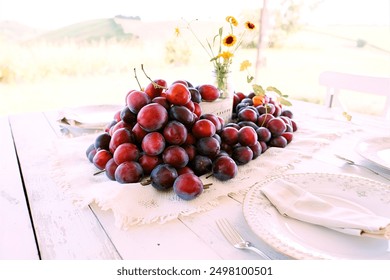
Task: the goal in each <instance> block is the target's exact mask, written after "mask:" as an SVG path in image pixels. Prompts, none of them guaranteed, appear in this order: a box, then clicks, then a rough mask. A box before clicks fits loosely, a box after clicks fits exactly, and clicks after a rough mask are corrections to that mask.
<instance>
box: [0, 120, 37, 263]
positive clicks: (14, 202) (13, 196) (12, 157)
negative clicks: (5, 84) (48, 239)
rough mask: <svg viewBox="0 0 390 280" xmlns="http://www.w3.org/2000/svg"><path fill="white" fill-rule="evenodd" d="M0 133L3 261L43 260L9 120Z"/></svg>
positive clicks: (0, 243) (0, 247) (1, 123)
mask: <svg viewBox="0 0 390 280" xmlns="http://www.w3.org/2000/svg"><path fill="white" fill-rule="evenodd" d="M0 131H1V137H0V155H1V156H0V178H1V180H0V225H1V226H0V259H8V260H15V259H39V254H38V248H37V245H36V242H35V238H34V232H33V228H32V225H31V219H30V215H29V212H28V207H27V203H26V197H25V195H24V190H23V182H22V179H21V177H20V172H19V165H18V161H17V157H16V153H15V148H14V143H13V139H12V134H11V130H10V126H9V123H8V118H7V117H1V118H0Z"/></svg>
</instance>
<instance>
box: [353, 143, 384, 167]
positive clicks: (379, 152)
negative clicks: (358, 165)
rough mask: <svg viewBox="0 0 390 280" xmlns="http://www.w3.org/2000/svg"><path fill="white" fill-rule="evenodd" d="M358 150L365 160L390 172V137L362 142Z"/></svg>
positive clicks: (357, 147)
mask: <svg viewBox="0 0 390 280" xmlns="http://www.w3.org/2000/svg"><path fill="white" fill-rule="evenodd" d="M356 150H357V152H358V153H359V154H360V155H361V156H362V157H364V158H365V159H367V160H369V161H371V162H373V163H375V164H378V165H380V166H382V167H384V168H386V169H388V170H390V137H375V138H369V139H366V140H363V141H360V142H359V143H358V145H357V146H356Z"/></svg>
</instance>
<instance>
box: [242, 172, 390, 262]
mask: <svg viewBox="0 0 390 280" xmlns="http://www.w3.org/2000/svg"><path fill="white" fill-rule="evenodd" d="M277 178H282V179H284V180H286V181H289V182H291V183H294V184H297V185H299V186H300V187H302V188H304V189H306V190H308V191H310V192H312V193H313V194H315V195H318V196H320V197H322V198H323V199H325V200H328V201H331V202H332V203H336V204H337V205H340V206H343V207H350V208H355V209H357V208H359V209H363V210H366V211H368V212H372V213H375V214H377V215H381V216H385V217H390V186H389V185H385V184H382V183H379V182H376V181H372V180H369V179H365V178H361V177H357V176H349V175H341V174H324V173H304V174H289V175H281V176H277V177H273V178H271V179H268V180H265V181H263V182H259V183H258V184H256V185H255V186H254V187H252V188H251V189H250V190H249V191H248V193H247V195H246V196H245V199H244V203H243V212H244V216H245V219H246V221H247V223H248V225H249V226H250V228H251V229H252V230H253V232H254V233H255V234H256V235H257V236H258V237H260V238H261V239H263V240H264V241H265V242H266V243H267V244H269V245H270V246H271V247H272V248H273V249H275V250H276V251H278V252H280V253H282V254H285V255H287V256H290V257H291V258H294V259H384V260H386V259H387V260H390V242H389V240H385V239H376V238H370V237H359V236H352V235H348V234H343V233H340V232H337V231H334V230H331V229H328V228H325V227H322V226H318V225H314V224H309V223H305V222H302V221H298V220H295V219H292V218H288V217H284V216H282V215H280V213H279V212H278V210H277V209H276V208H275V207H274V206H273V205H272V204H271V203H270V201H269V200H268V199H267V198H266V197H265V196H264V195H263V193H262V192H261V188H262V187H263V186H265V185H267V184H269V183H271V182H272V181H273V180H275V179H277Z"/></svg>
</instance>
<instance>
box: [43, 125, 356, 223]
mask: <svg viewBox="0 0 390 280" xmlns="http://www.w3.org/2000/svg"><path fill="white" fill-rule="evenodd" d="M353 131H354V130H353V129H351V127H349V129H347V130H346V128H345V127H342V126H341V127H338V129H334V128H331V127H330V128H329V129H326V127H325V126H320V127H319V126H318V123H317V124H316V125H310V124H309V123H307V124H304V125H303V126H302V127H300V128H299V130H298V131H297V132H295V133H294V139H293V141H292V142H291V143H290V144H289V145H288V146H287V147H286V148H284V149H281V148H269V149H268V150H267V151H266V152H265V153H264V154H262V155H260V156H259V157H258V158H257V159H255V160H252V161H251V162H249V163H248V164H246V165H242V166H239V168H238V169H239V171H238V175H237V176H236V178H233V179H231V180H229V181H225V182H221V181H218V180H216V179H215V178H213V177H212V176H210V177H209V178H206V176H202V177H201V180H202V182H203V184H208V183H211V185H210V187H208V188H207V189H205V190H204V191H203V193H202V194H201V195H200V196H198V197H197V198H196V199H194V200H191V201H185V200H182V199H180V198H179V197H178V196H177V195H176V194H175V193H174V192H173V190H172V191H167V192H161V191H158V190H156V189H154V188H153V187H152V186H151V185H147V186H143V185H141V184H140V183H135V184H119V183H118V182H115V181H111V180H109V179H108V177H106V175H105V174H104V173H101V174H99V175H93V174H94V173H95V172H96V171H97V169H96V167H94V165H93V164H91V163H90V162H89V161H88V159H87V157H86V154H85V151H86V149H87V147H88V146H89V145H90V144H91V143H93V141H94V139H95V138H96V136H97V135H96V134H92V135H86V136H81V137H75V138H68V137H64V138H61V139H58V140H57V141H55V142H54V143H53V152H52V158H51V159H50V160H51V163H52V169H53V170H52V174H53V176H54V180H55V181H56V182H57V183H58V185H60V186H61V187H62V188H63V189H64V190H65V192H66V194H67V195H69V196H70V197H71V199H72V200H74V203H75V204H76V205H78V206H80V207H86V206H87V205H89V204H91V203H96V204H97V206H99V207H100V208H101V209H102V210H111V211H112V213H113V215H114V216H115V222H116V225H117V226H118V227H120V228H122V229H127V228H129V227H131V226H134V225H137V224H148V223H164V222H166V221H169V220H171V219H175V218H177V217H180V216H185V215H191V214H193V213H199V212H203V211H207V210H209V209H212V208H213V207H215V206H216V205H218V198H219V197H221V196H226V195H228V194H229V193H245V192H246V191H247V190H249V189H250V187H251V186H253V185H254V184H255V183H256V182H258V181H261V180H264V179H266V178H268V177H271V176H275V175H278V174H282V173H284V172H286V171H288V170H291V169H293V168H294V165H295V164H297V163H299V162H300V161H301V160H302V159H305V158H308V157H311V156H312V154H313V153H314V152H315V151H317V150H319V149H321V148H322V147H323V146H326V145H328V144H329V143H331V142H332V141H333V140H335V139H336V138H339V137H340V136H341V135H342V134H343V133H351V132H353Z"/></svg>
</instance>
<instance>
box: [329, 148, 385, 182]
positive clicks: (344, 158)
mask: <svg viewBox="0 0 390 280" xmlns="http://www.w3.org/2000/svg"><path fill="white" fill-rule="evenodd" d="M335 156H336V157H337V158H339V159H341V160H343V161H345V162H346V163H348V164H349V165H354V166H358V167H362V168H365V169H367V170H369V171H371V172H372V173H374V174H375V175H378V176H381V177H382V178H384V179H386V180H388V181H390V179H389V178H387V177H385V176H383V175H382V174H380V173H379V172H377V171H375V170H374V169H371V168H369V167H367V166H365V165H363V164H358V163H356V162H355V161H353V160H351V159H349V158H346V157H343V156H341V155H338V154H335Z"/></svg>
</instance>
